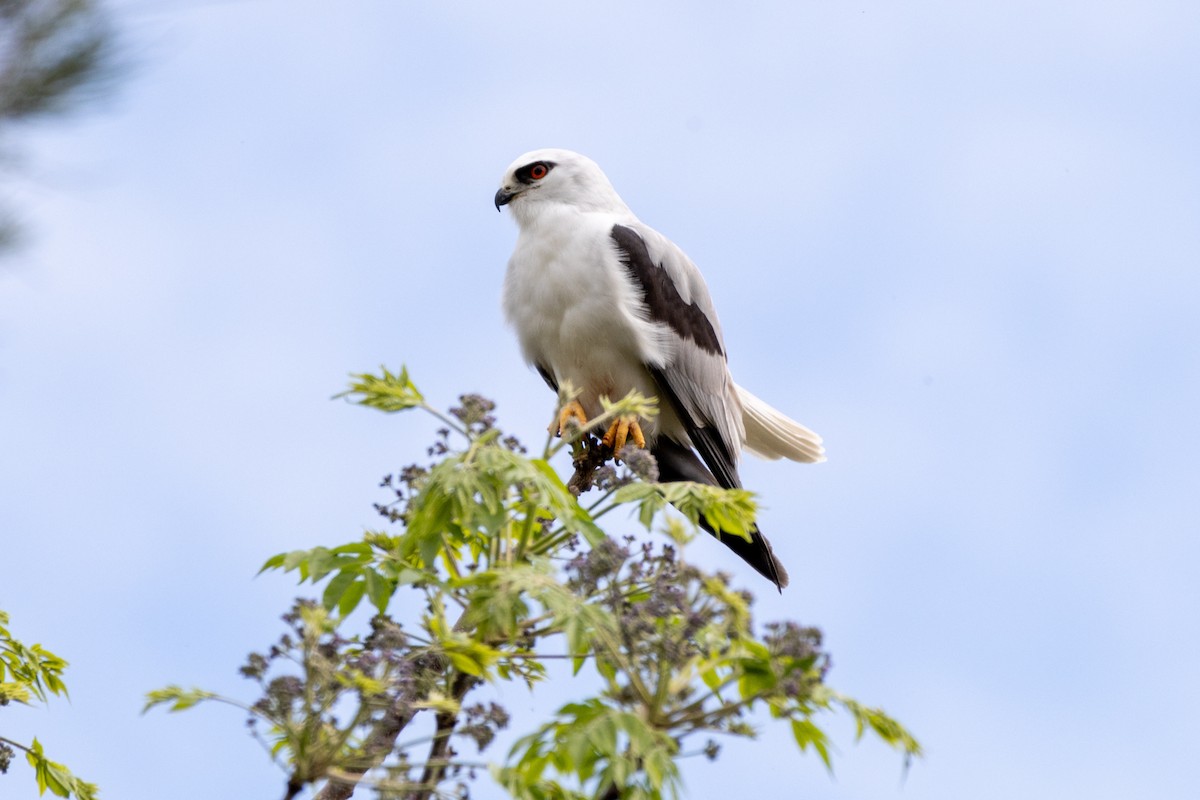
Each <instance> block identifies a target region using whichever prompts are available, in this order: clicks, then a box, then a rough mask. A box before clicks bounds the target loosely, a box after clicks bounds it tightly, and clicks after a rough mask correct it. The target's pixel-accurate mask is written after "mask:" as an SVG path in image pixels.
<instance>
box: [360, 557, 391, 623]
mask: <svg viewBox="0 0 1200 800" xmlns="http://www.w3.org/2000/svg"><path fill="white" fill-rule="evenodd" d="M363 578H365V579H366V589H367V597H369V598H370V600H371V605H373V606H375V608H376V609H377V610H378V611H379V613H380V614H384V613H387V608H388V603H389V602H391V599H392V594H393V592H395V591H396V588H395V585H394V584H393V583H392V582H391V581H389V580H388V579H387V578H385V577H383V576H382V575H380V574H379V573H378V572H376V571H375V570H373V569H370V568H369V567H368V568H367V569H364V570H363Z"/></svg>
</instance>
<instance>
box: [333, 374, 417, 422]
mask: <svg viewBox="0 0 1200 800" xmlns="http://www.w3.org/2000/svg"><path fill="white" fill-rule="evenodd" d="M379 369H380V370H381V371H382V373H383V374H382V375H372V374H370V373H368V372H364V373H359V374H352V375H351V376H350V377H351V378H353V379H354V380H353V381H352V382H351V383H350V388H349V389H348V390H346V391H344V392H341V393H340V394H336V395H334V398H340V397H349V398H351V399H352V400H353V401H354V402H355V403H358V404H359V405H362V406H368V407H369V408H376V409H379V410H380V411H385V412H388V413H394V412H396V411H405V410H407V409H410V408H417V407H419V406H422V405H424V403H425V398H424V397H423V396H422V395H421V393H420V392H419V391H417V387H416V386H414V385H413V382H412V381H411V380H410V379H409V377H408V370H407V369H406V368H405V367H401V368H400V373H399V374H398V375H393V374H392V373H390V372H388V370H387V367H380V368H379Z"/></svg>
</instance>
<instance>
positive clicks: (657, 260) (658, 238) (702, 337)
mask: <svg viewBox="0 0 1200 800" xmlns="http://www.w3.org/2000/svg"><path fill="white" fill-rule="evenodd" d="M611 237H612V241H613V244H614V246H615V248H616V254H617V258H618V259H619V260H620V263H621V266H622V267H623V269H624V270H625V273H626V275H627V276H628V278H629V279H630V281H631V282H632V284H633V285H634V286H635V287H636V288H637V290H638V293H640V296H641V308H640V309H638V310H637V311H638V314H639V316H642V317H643V318H644V320H645V321H646V322H649V323H651V324H653V325H655V326H657V327H658V328H659V329H660V333H661V335H660V336H659V337H658V340H659V341H660V342H661V343H662V351H661V352H660V353H656V354H654V356H655V357H653V358H647V364H646V367H647V369H649V370H650V374H651V375H652V376H653V377H654V380H655V382H656V383H657V384H658V387H659V389H660V391H661V392H662V395H663V397H664V399H665V400H666V401H668V402H669V403H670V404H671V405H672V407H673V408H674V410H675V412H676V414H677V415H678V416H679V419H680V421H681V422H682V423H683V425H684V428H685V430H686V431H687V435H688V438H689V439H691V444H692V445H693V446H694V447H695V448H696V450H697V451H698V452H699V453H700V456H701V457H702V458H703V459H704V463H705V464H707V465H708V468H709V469H710V470H712V472H713V475H714V476H715V477H716V478H717V481H718V482H719V483H720V485H722V486H724V487H726V488H732V487H735V486H740V485H741V481H740V479H739V478H738V473H737V463H738V455H739V453H740V452H741V449H742V442H743V440H744V438H745V430H744V428H743V422H742V409H741V405H740V404H739V400H738V396H737V392H736V387H735V386H734V383H733V379H732V378H731V377H730V375H729V368H728V366H727V364H726V360H725V342H724V339H723V337H722V336H721V326H720V324H719V323H718V322H717V314H716V311H715V310H714V309H713V304H712V299H711V298H710V297H709V294H708V287H707V286H705V284H704V279H703V278H702V277H701V276H700V271H699V270H698V269H697V268H696V265H695V264H693V263H692V262H691V260H690V259H689V258H688V257H687V256H686V255H685V254H684V253H683V251H682V250H680V249H679V248H678V247H677V246H676V245H675V244H674V243H672V242H671V241H670V240H669V239H667V238H666V237H665V236H663V235H662V234H660V233H658V232H657V231H655V230H653V229H652V228H649V227H647V226H645V225H643V224H641V223H636V222H631V223H625V224H618V225H614V226H613V228H612V232H611Z"/></svg>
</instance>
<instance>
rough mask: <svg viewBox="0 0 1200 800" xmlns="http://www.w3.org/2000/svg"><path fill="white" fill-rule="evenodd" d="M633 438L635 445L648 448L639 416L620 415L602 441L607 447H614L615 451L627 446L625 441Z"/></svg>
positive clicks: (617, 451)
mask: <svg viewBox="0 0 1200 800" xmlns="http://www.w3.org/2000/svg"><path fill="white" fill-rule="evenodd" d="M627 440H632V441H633V443H634V444H635V445H637V446H638V447H640V448H642V449H643V450H644V449H646V437H645V436H644V435H643V434H642V426H641V425H640V424H638V421H637V417H620V418H619V419H617V420H616V421H615V422H613V424H612V425H611V426H609V429H608V432H607V433H605V434H604V438H602V439H601V440H600V443H601V444H603V445H604V446H605V447H610V448H612V451H613V453H614V454H615V453H619V452H621V449H622V448H624V447H625V442H626V441H627Z"/></svg>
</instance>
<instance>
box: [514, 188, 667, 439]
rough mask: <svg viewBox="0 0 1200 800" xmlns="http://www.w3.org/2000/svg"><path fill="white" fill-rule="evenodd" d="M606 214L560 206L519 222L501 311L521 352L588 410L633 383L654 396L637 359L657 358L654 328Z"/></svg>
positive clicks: (620, 394) (597, 407) (618, 395)
mask: <svg viewBox="0 0 1200 800" xmlns="http://www.w3.org/2000/svg"><path fill="white" fill-rule="evenodd" d="M618 221H621V220H619V219H616V218H615V217H614V215H611V214H599V213H580V212H577V211H574V210H570V209H564V210H563V211H561V212H556V213H544V214H542V215H541V216H540V217H539V218H538V219H537V220H533V221H531V222H530V223H529V224H527V225H524V226H522V230H521V235H520V237H519V239H518V240H517V245H516V248H515V250H514V251H513V255H512V258H511V259H510V260H509V263H508V274H507V276H506V278H505V283H504V311H505V314H506V316H507V317H508V320H509V322H510V323H511V324H512V325H513V326H514V327H515V328H516V331H517V337H518V339H519V340H520V343H521V349H522V351H523V352H524V354H525V358H526V359H527V360H528V361H529V362H530V363H532V364H538V365H541V366H543V367H545V368H547V369H549V370H550V371H551V373H552V374H553V376H554V378H555V379H556V380H557V381H558V382H559V383H560V384H562V383H563V382H564V381H570V382H571V383H572V384H573V385H574V386H575V387H576V388H578V389H580V390H582V395H581V397H580V398H579V399H580V402H581V403H582V404H583V406H584V408H585V410H586V411H587V413H588V416H589V417H591V416H594V415H596V414H598V413H600V404H599V398H600V397H601V396H608V397H610V398H612V399H619V398H621V397H623V396H624V395H625V394H626V393H628V392H629V390H630V389H633V388H636V389H638V390H639V391H641V392H642V393H643V394H645V395H647V396H654V395H655V394H656V393H657V392H656V388H655V386H654V383H653V380H652V379H651V378H650V375H649V373H648V372H647V370H646V369H645V367H644V366H643V365H644V364H646V363H654V362H657V361H659V360H660V358H661V354H659V353H657V352H656V348H657V347H658V344H657V341H656V336H655V328H654V326H653V325H651V324H650V323H648V322H646V321H645V320H644V319H641V318H639V316H638V311H637V309H639V308H640V297H639V296H638V294H637V290H636V289H635V287H634V286H633V284H632V283H631V282H630V280H629V278H628V277H627V276H626V275H625V273H624V268H623V266H622V265H621V263H620V261H619V260H618V259H617V257H616V253H615V249H614V247H613V244H612V240H611V237H610V232H611V230H612V226H613V224H614V223H616V222H618Z"/></svg>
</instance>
